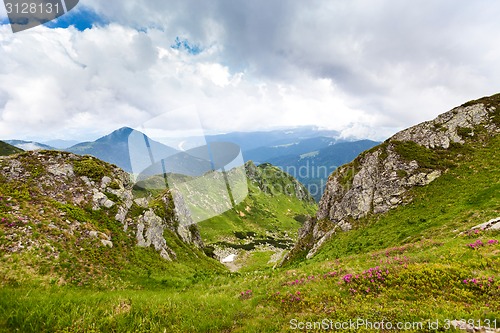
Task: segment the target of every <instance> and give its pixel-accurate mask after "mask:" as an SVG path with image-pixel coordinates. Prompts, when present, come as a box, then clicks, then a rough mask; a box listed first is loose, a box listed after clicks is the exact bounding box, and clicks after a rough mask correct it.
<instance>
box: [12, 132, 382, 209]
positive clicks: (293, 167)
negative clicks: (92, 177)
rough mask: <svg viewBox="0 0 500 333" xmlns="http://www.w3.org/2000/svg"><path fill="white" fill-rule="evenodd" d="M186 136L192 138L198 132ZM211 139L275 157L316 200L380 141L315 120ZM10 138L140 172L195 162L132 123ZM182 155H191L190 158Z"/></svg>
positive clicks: (261, 157)
mask: <svg viewBox="0 0 500 333" xmlns="http://www.w3.org/2000/svg"><path fill="white" fill-rule="evenodd" d="M131 135H132V137H131ZM184 139H185V140H187V141H189V140H192V139H193V138H184ZM184 139H183V138H179V140H178V143H175V141H173V142H171V145H174V146H176V147H177V146H179V147H181V146H183V145H182V144H181V142H182V140H184ZM194 139H196V140H192V141H199V140H198V139H199V138H194ZM205 141H206V142H207V143H209V144H210V143H214V142H231V143H234V144H237V145H239V147H240V148H241V152H242V155H243V159H244V161H245V162H248V161H253V162H254V163H255V164H257V165H258V164H263V163H271V164H273V165H276V166H278V167H280V168H281V169H282V170H284V171H285V172H288V173H289V174H290V175H292V176H294V177H295V178H297V179H298V180H299V181H301V182H302V183H303V184H305V185H306V187H307V188H308V190H309V191H310V192H311V194H312V195H313V196H314V198H315V199H316V200H319V199H320V197H321V193H322V192H323V189H324V186H325V184H326V181H327V179H328V176H329V175H330V173H331V172H333V171H334V170H335V169H336V168H337V166H339V165H342V164H344V163H348V162H350V161H351V160H352V159H354V158H355V157H356V156H357V155H358V154H359V153H361V152H362V151H364V150H366V149H369V148H371V147H373V146H375V145H376V144H378V143H377V142H374V141H369V140H362V141H355V142H348V141H344V140H342V139H341V138H340V134H339V132H337V131H331V130H320V129H318V128H317V127H313V126H304V127H299V128H293V129H283V130H273V131H267V132H265V131H258V132H233V133H226V134H219V135H207V136H206V137H205ZM6 142H7V143H9V144H10V145H12V146H16V147H18V148H20V149H23V150H37V149H59V150H64V151H68V152H72V153H75V154H78V155H92V156H95V157H97V158H99V159H101V160H103V161H106V162H108V163H112V164H115V165H117V166H119V167H120V168H122V169H123V170H125V171H127V172H134V173H137V172H141V171H143V170H144V169H145V168H147V167H148V166H150V165H151V164H154V163H157V162H158V161H159V160H161V159H165V158H166V157H171V156H172V157H173V158H170V160H171V161H176V163H177V164H179V165H181V166H183V168H184V169H185V168H186V167H189V163H192V160H190V159H186V156H187V154H184V155H182V154H181V155H178V156H177V155H176V154H178V153H180V152H181V151H180V150H177V149H175V148H172V147H171V146H169V145H165V144H162V143H160V142H158V141H155V140H153V139H151V138H149V137H148V136H146V135H145V134H143V133H142V132H140V131H137V130H134V129H132V128H129V127H123V128H120V129H118V130H116V131H113V132H112V133H110V134H108V135H105V136H103V137H101V138H99V139H97V140H96V141H91V142H82V143H77V144H74V145H72V146H70V147H69V148H67V147H65V146H67V145H69V144H72V143H75V142H74V141H64V140H52V141H47V142H46V143H45V144H44V143H38V142H34V141H22V140H7V141H6ZM129 142H132V145H130V144H129ZM48 143H50V145H48ZM173 155H176V156H177V157H175V156H173ZM182 159H184V160H185V161H184V163H182V161H181V160H182ZM198 164H200V163H198ZM186 165H187V166H186ZM158 167H160V168H161V165H160V166H157V169H158ZM193 167H194V166H193ZM163 168H164V167H163Z"/></svg>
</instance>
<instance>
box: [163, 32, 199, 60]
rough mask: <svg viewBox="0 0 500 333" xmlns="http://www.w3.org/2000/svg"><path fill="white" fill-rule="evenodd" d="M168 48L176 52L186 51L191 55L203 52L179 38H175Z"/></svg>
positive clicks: (196, 46)
mask: <svg viewBox="0 0 500 333" xmlns="http://www.w3.org/2000/svg"><path fill="white" fill-rule="evenodd" d="M170 47H171V48H173V49H176V50H186V51H187V53H189V54H192V55H197V54H200V53H201V52H202V51H203V49H202V48H201V47H200V46H198V45H196V44H191V43H189V41H188V40H187V39H180V38H179V36H177V37H175V42H174V44H172V45H170Z"/></svg>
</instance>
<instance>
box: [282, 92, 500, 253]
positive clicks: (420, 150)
mask: <svg viewBox="0 0 500 333" xmlns="http://www.w3.org/2000/svg"><path fill="white" fill-rule="evenodd" d="M499 104H500V95H494V96H491V97H487V98H483V99H480V100H477V101H472V102H469V103H466V104H464V105H462V106H460V107H457V108H454V109H453V110H451V111H449V112H447V113H444V114H442V115H440V116H439V117H437V118H436V119H434V120H432V121H427V122H424V123H421V124H419V125H416V126H413V127H411V128H408V129H406V130H403V131H401V132H399V133H397V134H395V135H394V136H393V137H391V138H390V139H388V140H386V141H385V142H384V143H382V144H381V145H379V146H377V147H374V148H372V149H370V150H368V151H366V152H364V153H362V154H361V155H359V156H358V157H357V158H356V159H355V160H354V161H353V162H351V163H349V164H346V165H344V166H342V167H340V168H338V169H337V170H336V171H335V172H334V173H333V174H332V175H331V176H330V177H329V180H328V183H327V186H326V189H325V192H324V194H323V196H322V199H321V201H320V203H319V209H318V213H317V216H316V218H315V219H311V220H309V221H307V222H306V223H305V224H304V226H303V228H302V229H301V230H300V231H299V240H298V242H297V244H296V245H295V248H294V249H293V250H292V251H291V252H290V254H289V256H288V258H287V259H290V258H292V257H294V256H296V255H298V254H299V253H301V254H302V255H304V254H305V255H306V257H307V258H310V257H312V256H313V255H314V254H315V253H316V252H317V251H318V249H319V248H320V246H321V245H322V244H323V243H324V242H325V241H326V240H328V239H329V238H330V237H331V236H332V235H333V234H334V233H335V232H337V231H348V230H350V229H351V228H353V227H355V225H356V221H357V220H359V219H360V218H363V217H365V216H367V215H368V214H381V213H384V212H387V211H388V210H390V209H392V208H395V207H398V206H399V205H404V204H406V203H408V202H410V201H411V200H412V197H411V194H410V192H409V190H410V189H412V188H413V187H415V186H425V185H427V184H429V183H430V182H432V181H433V180H435V179H436V178H438V177H440V176H441V175H442V174H443V173H445V172H446V170H447V169H448V168H450V167H453V165H454V164H455V162H457V161H459V160H460V156H461V155H460V154H461V153H462V152H461V148H463V146H464V145H466V142H467V140H473V139H477V138H481V137H483V138H486V137H490V136H493V135H496V134H498V133H499V132H500V109H499Z"/></svg>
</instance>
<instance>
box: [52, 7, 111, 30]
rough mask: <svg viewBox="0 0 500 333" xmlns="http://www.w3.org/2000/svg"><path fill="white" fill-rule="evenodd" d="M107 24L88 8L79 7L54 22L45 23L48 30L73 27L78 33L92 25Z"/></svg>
mask: <svg viewBox="0 0 500 333" xmlns="http://www.w3.org/2000/svg"><path fill="white" fill-rule="evenodd" d="M108 23H109V22H108V21H107V20H106V19H104V18H103V17H102V16H99V15H98V14H97V13H96V12H95V11H93V10H91V9H90V8H87V7H84V6H80V7H78V8H76V9H74V10H72V11H70V12H68V13H67V14H65V15H63V16H61V17H59V18H58V19H56V20H54V21H50V22H47V23H45V24H44V25H45V26H46V27H48V28H52V29H54V28H68V27H69V26H74V27H75V28H76V29H78V30H79V31H83V30H85V29H90V28H92V26H93V25H106V24H108Z"/></svg>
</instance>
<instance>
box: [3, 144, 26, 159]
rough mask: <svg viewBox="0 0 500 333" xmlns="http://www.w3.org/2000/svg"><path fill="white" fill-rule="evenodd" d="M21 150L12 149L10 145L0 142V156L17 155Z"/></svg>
mask: <svg viewBox="0 0 500 333" xmlns="http://www.w3.org/2000/svg"><path fill="white" fill-rule="evenodd" d="M22 151H23V150H22V149H19V148H17V147H14V146H12V145H9V144H8V143H6V142H4V141H0V156H8V155H12V154H17V153H21V152H22Z"/></svg>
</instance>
